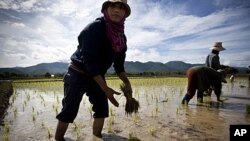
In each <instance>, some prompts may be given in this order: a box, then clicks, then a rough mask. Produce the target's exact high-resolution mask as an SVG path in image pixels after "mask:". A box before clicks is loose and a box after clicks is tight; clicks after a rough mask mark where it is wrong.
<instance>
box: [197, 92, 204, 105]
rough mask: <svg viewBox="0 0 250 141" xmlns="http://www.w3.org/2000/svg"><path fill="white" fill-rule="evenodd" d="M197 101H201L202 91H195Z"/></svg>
mask: <svg viewBox="0 0 250 141" xmlns="http://www.w3.org/2000/svg"><path fill="white" fill-rule="evenodd" d="M197 101H198V102H200V103H203V92H199V91H197Z"/></svg>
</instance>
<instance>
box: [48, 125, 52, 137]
mask: <svg viewBox="0 0 250 141" xmlns="http://www.w3.org/2000/svg"><path fill="white" fill-rule="evenodd" d="M47 137H48V138H49V139H50V138H51V137H52V133H51V129H50V127H47Z"/></svg>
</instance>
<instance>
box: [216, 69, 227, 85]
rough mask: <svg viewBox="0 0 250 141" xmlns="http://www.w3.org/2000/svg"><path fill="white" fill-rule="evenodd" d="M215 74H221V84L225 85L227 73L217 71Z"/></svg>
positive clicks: (220, 70)
mask: <svg viewBox="0 0 250 141" xmlns="http://www.w3.org/2000/svg"><path fill="white" fill-rule="evenodd" d="M217 72H219V73H220V74H221V82H223V83H227V80H226V76H227V72H226V71H224V70H222V69H219V70H217Z"/></svg>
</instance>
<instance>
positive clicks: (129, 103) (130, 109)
mask: <svg viewBox="0 0 250 141" xmlns="http://www.w3.org/2000/svg"><path fill="white" fill-rule="evenodd" d="M120 89H121V91H122V92H123V94H124V96H125V98H126V104H125V114H126V115H131V114H132V113H138V109H139V107H140V104H139V101H137V100H136V99H134V98H133V97H132V94H131V93H129V92H128V90H127V88H126V87H125V84H124V83H122V84H121V85H120Z"/></svg>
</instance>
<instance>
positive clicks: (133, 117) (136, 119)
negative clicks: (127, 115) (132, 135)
mask: <svg viewBox="0 0 250 141" xmlns="http://www.w3.org/2000/svg"><path fill="white" fill-rule="evenodd" d="M139 119H140V117H139V115H138V114H133V115H132V120H133V122H134V123H136V122H137V121H138V120H139Z"/></svg>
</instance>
